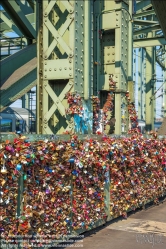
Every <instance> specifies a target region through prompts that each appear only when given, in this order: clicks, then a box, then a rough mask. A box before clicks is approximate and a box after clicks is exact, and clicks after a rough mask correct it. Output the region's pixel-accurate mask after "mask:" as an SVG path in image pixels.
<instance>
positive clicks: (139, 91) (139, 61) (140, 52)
mask: <svg viewBox="0 0 166 249" xmlns="http://www.w3.org/2000/svg"><path fill="white" fill-rule="evenodd" d="M141 114H142V48H139V49H138V119H142V115H141Z"/></svg>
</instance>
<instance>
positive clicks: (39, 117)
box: [36, 1, 43, 134]
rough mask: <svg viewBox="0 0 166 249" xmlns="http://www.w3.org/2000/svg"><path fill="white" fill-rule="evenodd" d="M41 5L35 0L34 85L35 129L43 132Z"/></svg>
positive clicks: (39, 132) (38, 132) (40, 2)
mask: <svg viewBox="0 0 166 249" xmlns="http://www.w3.org/2000/svg"><path fill="white" fill-rule="evenodd" d="M42 14H43V6H42V1H36V32H37V36H36V37H37V87H36V131H37V134H42V133H43V60H42V58H43V18H42Z"/></svg>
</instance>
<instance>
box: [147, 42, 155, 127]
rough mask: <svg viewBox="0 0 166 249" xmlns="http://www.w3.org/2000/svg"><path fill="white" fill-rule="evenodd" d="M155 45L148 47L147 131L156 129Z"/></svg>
mask: <svg viewBox="0 0 166 249" xmlns="http://www.w3.org/2000/svg"><path fill="white" fill-rule="evenodd" d="M153 50H154V49H153V47H147V48H146V119H145V121H146V131H151V130H154V101H153V97H152V95H153V93H154V88H153V81H152V78H153V74H154V52H153Z"/></svg>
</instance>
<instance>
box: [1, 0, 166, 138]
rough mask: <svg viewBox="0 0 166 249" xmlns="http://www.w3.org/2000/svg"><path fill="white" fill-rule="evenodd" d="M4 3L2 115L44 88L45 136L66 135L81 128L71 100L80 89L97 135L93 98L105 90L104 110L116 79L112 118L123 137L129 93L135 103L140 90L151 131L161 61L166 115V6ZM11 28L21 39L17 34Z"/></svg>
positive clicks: (40, 127)
mask: <svg viewBox="0 0 166 249" xmlns="http://www.w3.org/2000/svg"><path fill="white" fill-rule="evenodd" d="M0 5H1V6H2V8H1V12H0V13H1V15H0V32H1V59H2V60H1V65H0V68H1V89H0V96H1V101H0V102H1V103H0V104H1V111H2V110H4V109H5V108H6V107H7V106H9V105H10V104H12V103H13V102H14V101H15V100H17V99H19V98H22V99H23V100H25V97H24V96H25V95H26V94H27V93H28V92H29V91H30V89H32V88H33V87H34V86H37V103H36V108H37V133H42V134H52V133H54V134H62V133H64V132H65V131H66V130H68V131H70V130H72V129H73V126H74V119H73V117H70V118H68V117H67V116H66V112H65V109H66V108H67V107H68V104H67V100H66V99H65V95H66V93H68V92H69V91H70V92H77V93H78V94H79V95H80V96H81V97H82V100H83V106H84V112H85V115H86V117H87V120H88V122H89V130H88V133H91V132H92V129H91V127H92V122H93V104H92V96H97V95H98V94H99V93H100V95H99V98H100V100H101V108H102V107H103V104H104V102H105V100H106V97H107V94H108V92H110V85H109V82H110V78H111V80H112V81H113V82H116V88H115V89H114V90H113V92H114V109H115V110H114V112H113V115H114V116H113V117H109V118H114V119H115V120H116V123H115V134H122V133H124V134H125V133H126V132H127V130H128V110H127V103H126V98H125V94H126V92H127V91H129V93H130V99H131V101H135V98H134V88H135V87H137V88H138V96H137V98H138V118H139V119H144V120H145V121H146V128H147V129H148V130H151V129H153V128H154V118H155V101H156V90H157V89H156V81H157V79H156V76H155V75H156V63H158V65H159V66H160V67H161V68H162V70H163V74H164V80H163V86H162V89H163V92H162V97H163V101H164V103H165V106H163V116H164V117H165V115H166V82H164V81H166V69H165V68H166V19H165V13H166V1H153V0H152V1H150V0H146V1H144V0H142V1H131V0H130V1H129V0H124V1H121V0H112V1H107V0H89V1H84V0H75V1H74V0H69V1H67V0H44V1H42V0H36V1H35V0H12V1H10V0H5V1H0ZM11 31H14V32H15V33H16V34H17V36H18V37H12V38H11V37H9V36H8V35H7V34H8V32H11ZM12 48H13V49H15V50H18V51H17V53H14V54H12V52H11V51H12ZM136 48H137V49H138V53H137V54H136ZM3 51H8V53H7V54H6V56H4V55H3ZM136 58H137V61H138V62H137V63H136ZM137 72H138V82H137V84H134V82H135V81H136V73H137ZM23 102H24V101H23ZM24 106H25V103H24ZM107 133H109V127H108V131H107Z"/></svg>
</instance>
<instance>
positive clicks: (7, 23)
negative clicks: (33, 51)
mask: <svg viewBox="0 0 166 249" xmlns="http://www.w3.org/2000/svg"><path fill="white" fill-rule="evenodd" d="M0 18H1V19H2V21H4V23H5V24H6V25H7V27H8V28H9V29H11V30H13V31H14V32H15V33H16V34H17V35H18V36H22V33H21V32H20V30H19V29H18V28H17V26H16V25H15V24H13V22H12V21H11V20H10V19H8V18H7V17H6V16H5V15H4V13H3V12H2V11H1V12H0ZM1 25H2V24H1ZM1 29H2V27H1ZM2 30H3V29H2Z"/></svg>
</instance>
